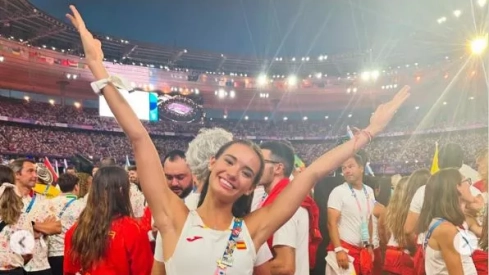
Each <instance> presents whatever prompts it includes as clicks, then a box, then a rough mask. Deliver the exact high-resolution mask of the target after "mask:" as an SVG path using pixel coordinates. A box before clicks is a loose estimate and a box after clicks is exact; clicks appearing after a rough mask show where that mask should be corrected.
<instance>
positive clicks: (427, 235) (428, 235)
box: [423, 219, 445, 250]
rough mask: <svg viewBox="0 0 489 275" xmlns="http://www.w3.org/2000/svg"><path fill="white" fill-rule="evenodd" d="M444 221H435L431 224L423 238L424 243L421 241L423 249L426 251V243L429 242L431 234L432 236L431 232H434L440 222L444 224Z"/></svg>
mask: <svg viewBox="0 0 489 275" xmlns="http://www.w3.org/2000/svg"><path fill="white" fill-rule="evenodd" d="M444 221H445V219H438V220H436V221H435V223H433V225H432V226H431V227H430V228H429V229H428V232H427V233H426V235H425V237H424V241H423V249H425V250H426V246H428V241H429V240H430V238H431V234H433V231H434V230H435V228H437V227H438V226H439V225H440V224H441V223H442V222H444Z"/></svg>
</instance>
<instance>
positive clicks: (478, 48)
mask: <svg viewBox="0 0 489 275" xmlns="http://www.w3.org/2000/svg"><path fill="white" fill-rule="evenodd" d="M487 44H488V34H486V35H485V36H479V37H476V38H475V39H474V40H472V41H470V49H471V50H472V53H473V54H475V55H481V54H483V53H484V51H485V50H486V49H487Z"/></svg>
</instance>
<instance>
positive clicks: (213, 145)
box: [152, 128, 273, 275]
mask: <svg viewBox="0 0 489 275" xmlns="http://www.w3.org/2000/svg"><path fill="white" fill-rule="evenodd" d="M232 140H233V134H232V133H230V132H228V131H226V130H224V129H222V128H202V129H200V131H199V133H198V134H197V136H196V137H195V138H194V139H193V140H192V141H191V142H190V143H189V145H188V149H187V152H186V153H185V160H186V162H187V165H188V167H189V168H190V171H191V172H192V175H193V177H194V183H195V188H194V192H192V193H191V194H189V195H188V196H187V197H186V198H185V204H186V205H187V207H188V208H189V209H191V210H192V209H197V206H198V203H199V199H200V193H201V191H202V186H203V183H204V182H205V181H206V179H207V178H208V177H209V173H210V171H209V161H210V159H211V157H213V156H214V155H215V154H216V152H217V151H218V150H219V148H221V147H222V146H224V145H225V144H226V143H228V142H230V141H232ZM272 257H273V255H272V252H271V251H270V249H269V248H268V246H267V245H265V244H264V245H262V246H261V247H260V249H259V250H258V251H257V257H256V261H255V267H254V271H253V274H254V275H269V274H271V273H270V268H269V265H268V261H269V260H270V259H271V258H272ZM154 259H155V261H154V263H153V271H152V275H160V274H166V273H164V270H165V266H164V258H163V242H162V238H161V235H160V234H157V236H156V243H155V254H154Z"/></svg>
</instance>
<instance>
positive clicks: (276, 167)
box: [260, 141, 315, 275]
mask: <svg viewBox="0 0 489 275" xmlns="http://www.w3.org/2000/svg"><path fill="white" fill-rule="evenodd" d="M260 148H261V150H262V154H263V158H264V160H265V168H264V171H263V176H262V178H261V180H260V184H261V185H263V186H264V188H265V192H266V193H267V194H268V195H269V196H268V197H267V198H266V199H265V200H264V201H263V203H262V205H261V207H266V206H267V205H268V204H270V203H272V202H273V200H274V199H275V198H276V196H277V195H278V194H279V193H280V192H281V190H283V188H285V186H286V185H287V184H288V183H289V177H290V175H291V174H292V171H293V169H294V151H293V149H292V148H291V147H290V146H288V145H287V144H285V143H282V142H276V141H273V142H265V143H262V144H261V145H260ZM268 245H269V246H270V247H271V248H272V251H273V255H274V258H273V259H272V260H271V261H270V268H271V274H272V275H278V274H281V275H284V274H285V275H308V274H309V272H310V271H309V213H308V212H307V210H306V209H305V208H303V207H299V209H298V210H297V211H296V213H295V214H294V215H293V216H292V218H291V219H290V220H288V221H287V222H286V223H285V224H284V225H283V226H282V227H280V228H279V229H278V230H277V231H276V232H275V233H274V234H273V236H272V238H270V239H269V240H268ZM314 256H315V255H314Z"/></svg>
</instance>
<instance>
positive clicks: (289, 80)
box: [287, 75, 297, 86]
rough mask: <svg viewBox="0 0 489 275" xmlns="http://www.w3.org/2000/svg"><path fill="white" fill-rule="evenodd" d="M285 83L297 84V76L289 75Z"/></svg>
mask: <svg viewBox="0 0 489 275" xmlns="http://www.w3.org/2000/svg"><path fill="white" fill-rule="evenodd" d="M287 83H288V84H289V86H295V85H297V76H295V75H291V76H289V78H288V79H287Z"/></svg>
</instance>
